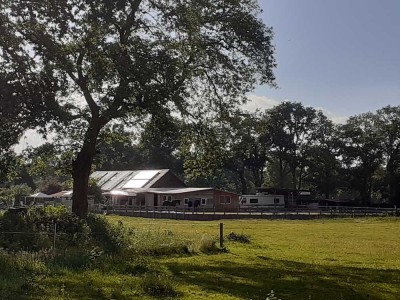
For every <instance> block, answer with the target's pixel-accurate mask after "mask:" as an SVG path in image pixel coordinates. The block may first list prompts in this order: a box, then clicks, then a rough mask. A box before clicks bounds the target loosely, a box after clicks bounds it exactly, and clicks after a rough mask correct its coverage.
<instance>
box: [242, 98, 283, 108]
mask: <svg viewBox="0 0 400 300" xmlns="http://www.w3.org/2000/svg"><path fill="white" fill-rule="evenodd" d="M247 98H248V99H249V101H248V102H247V103H246V104H244V105H243V106H242V108H243V109H244V110H248V111H250V112H255V111H256V110H257V109H259V110H261V111H263V110H266V109H270V108H273V107H274V106H276V105H278V104H280V103H281V102H282V101H279V100H275V99H271V98H267V97H265V96H257V95H249V96H247Z"/></svg>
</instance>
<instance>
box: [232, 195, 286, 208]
mask: <svg viewBox="0 0 400 300" xmlns="http://www.w3.org/2000/svg"><path fill="white" fill-rule="evenodd" d="M239 203H240V205H241V206H256V205H259V206H285V196H283V195H265V194H256V195H242V196H241V197H240V202H239Z"/></svg>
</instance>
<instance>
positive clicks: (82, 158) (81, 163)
mask: <svg viewBox="0 0 400 300" xmlns="http://www.w3.org/2000/svg"><path fill="white" fill-rule="evenodd" d="M101 128H102V125H100V122H99V121H98V120H93V119H92V121H91V122H90V124H89V128H88V129H87V131H86V135H85V140H84V143H83V146H82V149H81V151H80V152H79V153H78V155H77V157H76V159H75V160H74V161H73V163H72V178H73V195H72V212H73V213H74V214H76V215H77V216H78V217H80V218H85V217H86V216H87V214H88V190H89V176H90V172H91V168H92V164H93V159H94V157H95V155H96V142H97V137H98V135H99V132H100V130H101Z"/></svg>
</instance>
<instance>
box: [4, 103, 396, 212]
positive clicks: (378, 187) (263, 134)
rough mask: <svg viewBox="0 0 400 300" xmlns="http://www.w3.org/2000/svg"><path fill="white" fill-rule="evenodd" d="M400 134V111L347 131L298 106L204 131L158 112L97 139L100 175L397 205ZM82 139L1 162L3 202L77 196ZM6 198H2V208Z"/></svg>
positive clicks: (219, 122) (360, 121) (206, 124)
mask: <svg viewBox="0 0 400 300" xmlns="http://www.w3.org/2000/svg"><path fill="white" fill-rule="evenodd" d="M136 125H137V124H136ZM137 128H140V129H137ZM399 129H400V106H397V107H391V106H387V107H384V108H382V109H380V110H378V111H377V112H375V113H364V114H360V115H356V116H353V117H350V118H349V119H348V120H347V122H346V123H345V124H334V123H333V122H332V121H331V120H329V119H328V118H327V117H326V116H325V115H324V114H323V113H322V112H321V111H318V110H316V109H314V108H312V107H305V106H304V105H302V104H301V103H295V102H283V103H281V104H280V105H278V106H275V107H274V108H272V109H269V110H265V111H257V112H255V113H250V112H247V111H242V110H236V111H234V112H233V113H231V114H226V115H224V116H222V117H219V118H215V117H213V118H209V119H207V118H204V119H203V120H202V122H200V123H196V124H193V123H192V124H187V123H186V122H185V120H183V119H180V118H175V117H171V116H166V115H163V114H161V113H160V114H155V115H153V116H152V117H151V118H149V119H147V120H143V121H142V122H141V126H139V127H138V126H136V127H135V131H132V130H130V127H129V126H126V125H123V124H111V125H109V126H108V127H107V128H106V129H105V130H104V131H103V132H102V133H101V137H100V138H99V145H98V149H97V156H96V158H95V164H94V169H95V170H133V169H155V168H169V169H171V170H173V171H174V172H175V173H176V174H178V175H179V176H181V177H182V178H183V179H184V180H185V181H186V182H187V183H188V184H190V185H194V186H213V187H217V188H223V189H227V190H231V191H234V192H237V193H241V194H246V193H252V192H254V191H255V188H256V187H260V186H266V187H277V188H295V189H310V190H312V191H314V192H315V193H316V196H317V197H318V198H321V199H325V198H326V199H328V198H340V199H348V200H354V201H355V203H354V204H358V205H393V204H399V199H400V196H399V194H400V149H399V147H400V130H399ZM76 132H79V130H75V131H74V132H70V134H69V135H66V137H65V139H64V140H60V139H58V140H51V141H50V142H48V143H46V144H43V145H41V146H40V147H37V148H27V149H25V150H24V151H23V152H22V153H19V154H16V153H15V152H13V151H9V152H7V153H5V154H4V155H2V160H1V167H0V169H1V182H3V184H2V185H3V187H8V188H9V189H7V190H5V189H4V190H3V191H2V193H3V194H4V193H6V194H7V195H9V194H10V193H13V196H15V195H18V194H24V193H25V194H26V193H29V192H33V191H34V190H36V191H42V192H44V193H48V194H51V193H56V192H58V191H60V190H62V189H67V188H71V182H72V180H71V175H70V174H71V170H70V168H71V160H72V159H73V157H74V155H75V153H76V151H77V149H78V148H79V145H76V143H75V142H74V141H75V138H74V134H76ZM77 140H78V139H77ZM5 191H7V192H5ZM6 199H8V196H4V195H3V196H2V195H0V201H2V200H3V201H4V202H6Z"/></svg>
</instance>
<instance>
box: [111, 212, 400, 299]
mask: <svg viewBox="0 0 400 300" xmlns="http://www.w3.org/2000/svg"><path fill="white" fill-rule="evenodd" d="M111 219H112V220H115V221H116V220H122V221H123V222H125V223H126V224H128V225H129V226H133V227H135V228H141V229H146V230H171V231H173V232H177V233H178V232H179V233H181V234H184V235H188V236H192V237H196V238H201V237H202V235H214V236H217V235H218V230H219V227H218V224H219V222H190V221H172V220H151V219H137V218H124V217H111ZM224 225H225V233H229V232H231V231H233V232H235V233H244V234H248V235H250V237H251V243H250V244H241V243H236V242H229V243H226V246H227V248H228V250H229V252H228V253H223V254H215V255H195V256H184V257H173V258H163V259H159V260H158V262H159V263H160V264H161V265H163V266H166V267H167V268H168V269H169V270H170V272H171V273H172V274H173V275H174V277H175V278H176V280H177V282H178V288H179V289H180V291H181V292H182V295H183V296H182V297H183V298H184V299H243V298H247V299H265V298H266V296H267V294H268V292H269V291H271V290H274V291H275V292H276V296H278V297H279V298H281V299H309V297H310V296H311V299H341V297H342V298H343V299H400V239H399V232H400V220H396V219H355V220H353V219H346V220H314V221H280V220H276V221H268V220H225V221H224Z"/></svg>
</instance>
